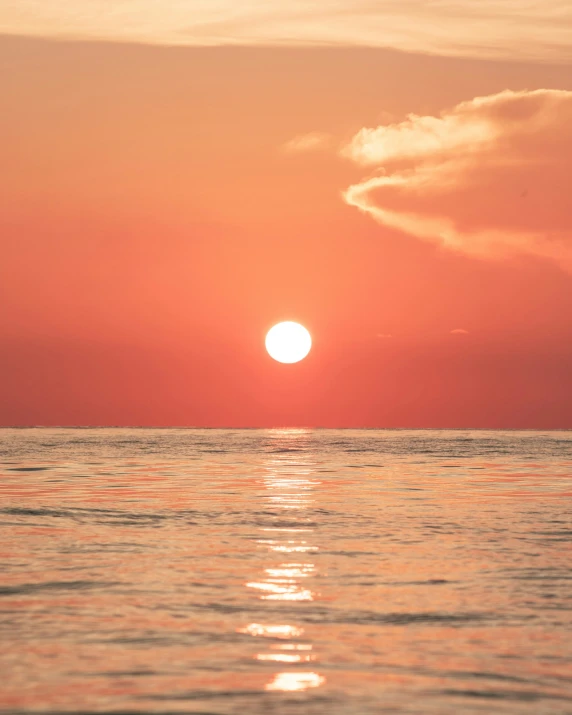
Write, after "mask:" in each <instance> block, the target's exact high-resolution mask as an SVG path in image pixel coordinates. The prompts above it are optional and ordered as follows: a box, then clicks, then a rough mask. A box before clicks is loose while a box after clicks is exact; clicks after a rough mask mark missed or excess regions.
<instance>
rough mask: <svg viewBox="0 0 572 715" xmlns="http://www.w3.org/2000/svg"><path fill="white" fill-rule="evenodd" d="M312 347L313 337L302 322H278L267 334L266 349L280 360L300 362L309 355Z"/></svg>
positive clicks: (271, 355)
mask: <svg viewBox="0 0 572 715" xmlns="http://www.w3.org/2000/svg"><path fill="white" fill-rule="evenodd" d="M311 347H312V337H311V336H310V333H309V332H308V331H307V330H306V328H305V327H304V326H303V325H300V323H293V322H291V321H286V322H285V323H278V324H277V325H275V326H274V327H273V328H271V329H270V330H269V331H268V334H267V335H266V350H267V351H268V354H269V355H270V357H272V358H274V360H277V361H278V362H283V363H294V362H300V360H303V359H304V358H305V357H306V356H307V355H308V353H309V352H310V348H311Z"/></svg>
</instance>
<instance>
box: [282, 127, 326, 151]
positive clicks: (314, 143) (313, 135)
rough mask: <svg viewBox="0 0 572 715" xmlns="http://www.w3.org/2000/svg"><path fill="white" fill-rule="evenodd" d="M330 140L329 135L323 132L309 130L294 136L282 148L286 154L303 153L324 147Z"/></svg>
mask: <svg viewBox="0 0 572 715" xmlns="http://www.w3.org/2000/svg"><path fill="white" fill-rule="evenodd" d="M330 142H331V136H330V135H329V134H324V133H323V132H310V133H309V134H301V135H299V136H297V137H294V138H293V139H291V140H290V141H289V142H286V144H284V145H283V147H282V148H283V150H284V151H285V152H286V153H288V154H304V153H306V152H312V151H319V150H320V149H326V148H327V147H328V145H329V144H330Z"/></svg>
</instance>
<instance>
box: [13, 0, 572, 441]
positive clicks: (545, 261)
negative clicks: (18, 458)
mask: <svg viewBox="0 0 572 715" xmlns="http://www.w3.org/2000/svg"><path fill="white" fill-rule="evenodd" d="M571 7H572V6H570V3H569V2H567V1H566V2H560V1H559V0H543V2H535V1H534V0H531V1H529V2H524V3H523V2H518V3H517V2H516V1H515V0H514V1H513V0H497V1H496V2H493V1H492V0H491V1H487V0H482V1H480V2H476V1H475V2H473V1H471V0H451V1H449V2H447V1H443V2H438V1H433V2H430V1H429V0H425V1H423V0H400V2H395V1H393V2H390V1H389V0H379V1H377V2H376V1H371V2H370V1H366V0H363V2H362V1H357V0H355V1H354V2H349V0H320V1H319V2H318V1H314V2H301V1H300V2H299V1H298V0H277V2H275V3H272V4H269V3H262V2H256V1H248V2H246V1H243V2H236V1H235V2H232V3H231V2H230V0H209V2H206V0H204V1H203V0H179V1H178V2H175V1H173V2H172V3H169V4H168V5H166V4H165V3H164V2H159V1H158V0H123V1H119V0H117V1H114V2H109V0H107V1H105V2H104V0H67V1H64V0H59V1H56V0H53V1H52V2H50V3H46V2H43V1H41V2H40V0H18V2H12V0H0V74H1V76H2V94H1V95H0V157H1V161H2V172H0V256H1V260H0V375H1V378H0V425H5V426H7V425H30V424H42V425H157V426H175V425H183V426H186V425H188V426H208V427H215V426H236V427H255V426H262V427H271V426H326V427H333V426H341V427H344V426H345V427H362V426H363V427H420V428H422V427H458V428H467V427H482V428H515V429H516V428H538V429H558V428H572V399H571V398H572V370H571V367H572V205H571V204H570V200H569V188H568V187H569V183H570V182H569V175H570V172H571V170H572V71H571V64H572V39H571V38H572V10H571ZM281 320H296V321H299V322H301V323H302V324H304V325H305V326H306V327H307V328H308V329H309V330H310V332H311V334H312V337H313V349H312V351H311V353H310V355H309V356H308V358H306V359H305V360H304V361H302V362H301V363H298V364H296V365H281V364H279V363H277V362H274V361H273V360H272V359H271V358H269V356H268V355H267V354H266V351H265V349H264V336H265V334H266V332H267V331H268V329H269V328H270V327H271V326H272V325H274V324H275V323H277V322H279V321H281Z"/></svg>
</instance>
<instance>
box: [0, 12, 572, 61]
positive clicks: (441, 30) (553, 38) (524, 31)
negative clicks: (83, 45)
mask: <svg viewBox="0 0 572 715" xmlns="http://www.w3.org/2000/svg"><path fill="white" fill-rule="evenodd" d="M0 32H2V33H7V34H17V35H32V36H41V37H55V38H79V39H100V40H117V41H131V42H143V43H151V44H166V45H207V46H209V45H334V46H335V45H342V46H367V47H386V48H394V49H399V50H404V51H408V52H423V53H430V54H438V55H449V56H470V57H487V58H499V59H508V60H515V59H520V60H538V61H550V62H572V40H571V38H572V5H571V4H570V2H569V1H568V0H529V2H527V3H522V2H521V1H520V0H443V1H442V2H432V1H431V0H399V1H398V2H396V0H376V1H375V2H373V1H372V0H273V2H271V3H269V2H267V1H266V0H170V2H168V3H166V2H164V0H115V2H113V3H110V2H109V0H49V2H47V1H46V0H0Z"/></svg>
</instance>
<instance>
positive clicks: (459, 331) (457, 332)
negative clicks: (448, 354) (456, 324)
mask: <svg viewBox="0 0 572 715" xmlns="http://www.w3.org/2000/svg"><path fill="white" fill-rule="evenodd" d="M468 334H469V331H468V330H464V329H463V328H455V330H451V335H468Z"/></svg>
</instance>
